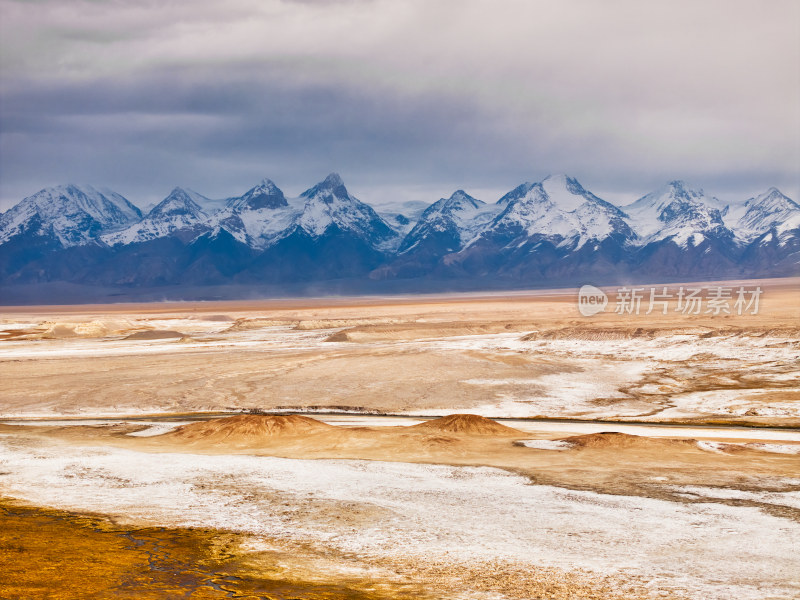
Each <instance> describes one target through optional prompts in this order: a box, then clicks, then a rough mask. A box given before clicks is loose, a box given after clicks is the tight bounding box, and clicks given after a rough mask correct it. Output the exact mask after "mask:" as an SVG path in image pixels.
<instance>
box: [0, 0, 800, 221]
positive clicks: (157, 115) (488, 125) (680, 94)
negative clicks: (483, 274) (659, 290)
mask: <svg viewBox="0 0 800 600" xmlns="http://www.w3.org/2000/svg"><path fill="white" fill-rule="evenodd" d="M0 11H2V16H3V18H2V19H0V34H1V35H2V42H1V43H2V47H1V48H0V49H2V53H0V56H1V57H2V58H0V61H2V62H0V66H1V67H2V71H1V73H2V90H1V92H0V93H1V95H0V208H2V209H5V208H7V207H8V206H9V205H11V204H13V203H14V202H16V201H18V200H19V199H20V198H22V197H23V196H25V195H28V194H31V193H33V192H35V191H36V190H38V189H39V188H41V187H43V186H45V185H50V184H56V183H63V182H67V181H76V182H92V183H97V184H101V185H108V186H110V187H112V188H114V189H116V190H118V191H119V192H121V193H123V194H124V195H126V196H128V197H130V198H131V199H132V200H133V201H135V202H138V203H140V204H144V203H147V202H150V201H154V200H158V199H160V198H161V197H163V196H164V195H166V193H167V192H168V191H169V189H170V188H171V187H172V186H173V185H176V184H179V185H185V186H188V187H191V188H193V189H196V190H197V191H199V192H201V193H204V194H206V195H209V196H221V195H226V194H228V193H233V192H236V191H244V189H246V188H247V187H248V186H249V185H251V184H253V183H254V182H255V181H257V180H259V179H260V178H262V177H264V176H269V177H272V178H274V179H275V180H276V182H277V183H278V184H279V185H281V186H282V187H284V188H285V189H286V190H287V192H288V193H290V194H295V193H298V192H299V191H301V190H302V189H303V188H304V187H306V186H308V185H311V184H312V183H313V182H315V181H316V180H318V179H320V178H321V177H323V176H324V175H325V174H326V173H327V172H329V171H331V170H337V171H339V172H341V173H342V175H343V176H344V178H345V181H346V182H347V183H348V185H349V186H350V187H351V188H352V189H353V191H355V193H356V194H358V195H360V196H362V197H363V199H365V200H367V201H376V202H380V201H384V200H386V199H404V198H405V197H408V198H409V199H425V200H429V201H433V200H435V199H436V198H438V197H439V196H441V195H449V193H450V192H451V191H452V190H453V189H454V188H455V187H465V188H467V189H468V190H480V191H482V192H483V193H484V194H486V197H485V198H484V199H486V200H495V199H496V196H495V197H492V194H497V195H499V194H500V193H502V191H505V190H507V189H510V188H511V187H513V186H514V185H516V184H517V183H520V182H521V181H523V180H531V179H537V178H541V177H543V176H546V175H547V174H548V173H552V172H568V173H570V174H573V175H575V176H577V177H578V178H580V179H581V181H582V182H583V183H584V185H586V186H587V187H589V188H590V189H592V190H594V191H597V192H605V193H607V195H608V197H609V199H612V200H614V199H623V198H630V197H632V196H636V195H638V194H643V193H645V192H647V191H649V190H650V189H651V188H653V187H655V186H657V185H660V184H661V183H663V182H664V181H665V180H667V179H672V178H675V177H686V178H688V179H689V180H690V181H691V182H693V183H696V184H698V185H702V186H705V187H706V188H707V189H709V191H712V192H718V193H720V194H723V195H724V194H726V193H727V194H732V195H733V196H736V195H747V194H750V193H752V192H754V191H758V190H760V189H761V188H764V187H766V186H767V185H778V186H779V187H782V188H783V189H784V191H786V192H787V193H789V194H790V195H793V196H794V197H795V198H796V197H797V193H798V191H800V175H798V170H797V164H800V79H799V78H798V77H797V72H798V69H800V44H798V43H797V40H798V36H800V25H798V23H800V4H798V3H797V2H794V1H793V0H789V1H782V0H775V1H773V2H770V3H769V4H767V5H764V4H763V3H761V4H759V3H756V2H751V1H747V2H743V1H741V0H729V1H721V2H717V1H706V2H687V1H684V0H681V1H677V2H670V3H642V2H632V1H629V0H625V1H621V0H610V1H609V2H603V3H598V2H593V1H582V0H571V1H569V2H549V1H548V2H542V1H531V0H524V1H523V0H519V1H518V0H503V1H502V2H492V3H490V2H486V1H483V0H440V1H437V2H426V1H424V0H373V1H369V0H351V1H303V2H297V1H295V2H286V1H283V2H281V1H278V0H271V1H270V0H231V1H230V2H225V3H218V2H198V1H191V2H189V1H173V2H160V1H155V0H150V1H140V2H122V1H113V0H112V1H84V2H82V1H76V2H70V3H64V2H57V1H47V0H45V1H27V2H21V1H11V0H2V1H0Z"/></svg>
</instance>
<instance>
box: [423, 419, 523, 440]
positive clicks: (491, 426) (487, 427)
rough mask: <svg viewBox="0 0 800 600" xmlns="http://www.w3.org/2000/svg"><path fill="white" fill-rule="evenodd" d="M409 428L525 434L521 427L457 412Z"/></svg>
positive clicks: (491, 433)
mask: <svg viewBox="0 0 800 600" xmlns="http://www.w3.org/2000/svg"><path fill="white" fill-rule="evenodd" d="M409 429H416V430H434V431H447V432H450V433H466V434H470V435H514V436H518V435H524V434H523V432H521V431H520V430H519V429H514V428H512V427H506V426H505V425H501V424H500V423H498V422H497V421H492V420H491V419H487V418H486V417H481V416H479V415H471V414H456V415H448V416H446V417H440V418H438V419H432V420H430V421H425V422H424V423H420V424H419V425H413V426H411V427H409Z"/></svg>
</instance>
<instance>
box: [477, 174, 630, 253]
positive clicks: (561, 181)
mask: <svg viewBox="0 0 800 600" xmlns="http://www.w3.org/2000/svg"><path fill="white" fill-rule="evenodd" d="M498 205H499V206H501V207H502V206H504V207H505V208H504V209H503V211H502V212H501V213H500V214H499V215H498V216H497V217H496V218H495V219H494V220H493V221H492V222H491V223H490V224H489V226H488V227H487V228H486V230H485V231H484V233H483V234H482V237H483V236H489V237H491V236H498V237H502V238H506V239H507V240H508V241H507V243H508V245H511V246H517V245H519V244H521V243H524V242H525V241H526V240H527V239H529V238H531V237H535V236H541V237H544V238H549V239H552V240H553V241H555V242H556V243H557V244H559V245H561V246H574V249H578V248H580V247H582V246H583V245H584V244H586V243H587V242H589V241H600V240H604V239H606V238H608V237H610V236H613V235H618V236H621V237H622V238H624V239H634V238H635V237H636V235H635V234H634V232H633V231H632V230H631V228H630V227H629V226H628V224H627V223H626V221H625V214H624V213H623V212H622V211H620V209H618V208H617V207H615V206H614V205H613V204H611V203H609V202H606V201H605V200H602V199H600V198H598V197H597V196H595V195H594V194H592V193H591V192H588V191H587V190H585V189H584V188H583V187H582V186H581V185H580V183H578V181H577V180H576V179H573V178H571V177H567V176H566V175H557V176H554V177H547V178H546V179H544V180H543V181H541V182H539V183H525V184H522V185H520V186H518V187H517V188H515V189H513V190H512V191H511V192H509V193H508V194H506V195H505V196H503V197H502V198H501V199H500V200H499V201H498ZM476 239H477V238H476Z"/></svg>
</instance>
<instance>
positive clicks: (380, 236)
mask: <svg viewBox="0 0 800 600" xmlns="http://www.w3.org/2000/svg"><path fill="white" fill-rule="evenodd" d="M300 198H302V199H303V200H304V201H305V203H304V204H303V209H302V212H301V214H300V215H299V217H298V219H297V226H298V227H300V228H301V229H303V230H304V231H305V232H306V233H308V234H309V235H310V236H311V237H320V236H322V235H323V234H324V233H325V232H326V231H328V229H329V228H331V227H336V228H338V229H339V230H341V231H345V232H349V233H353V234H355V235H356V236H358V237H361V238H363V239H365V240H367V241H368V242H369V243H370V245H372V246H373V247H376V248H377V247H387V246H388V245H390V244H391V243H392V242H397V241H398V240H397V238H398V236H397V232H395V231H394V230H393V229H392V228H391V227H390V226H389V225H388V224H387V223H386V222H385V221H384V220H383V219H381V217H380V216H379V215H378V213H376V212H375V210H374V209H373V208H372V207H371V206H369V205H367V204H364V203H363V202H361V201H360V200H358V199H357V198H355V197H354V196H351V195H350V193H349V192H348V191H347V188H345V186H344V183H343V182H342V179H341V177H339V175H338V174H336V173H331V174H330V175H328V177H326V178H325V180H324V181H322V182H320V183H318V184H317V185H315V186H314V187H312V188H310V189H308V190H306V191H305V192H303V193H302V194H301V195H300Z"/></svg>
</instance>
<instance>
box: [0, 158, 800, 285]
mask: <svg viewBox="0 0 800 600" xmlns="http://www.w3.org/2000/svg"><path fill="white" fill-rule="evenodd" d="M220 206H221V208H220ZM76 256H80V257H81V258H80V260H78V259H77V258H75V257H76ZM799 266H800V206H798V204H797V203H796V202H794V201H793V200H791V199H790V198H788V197H786V196H785V195H783V194H782V193H781V192H780V191H779V190H777V189H776V188H770V189H769V190H767V191H766V192H765V193H763V194H761V195H759V196H757V197H754V198H749V199H746V200H744V199H743V200H742V201H740V202H733V203H723V202H721V201H720V200H718V199H717V198H715V197H713V196H708V195H706V194H705V193H704V192H703V191H702V190H693V189H690V188H688V187H687V186H686V184H684V183H683V182H681V181H672V182H669V183H667V184H666V185H665V186H663V187H662V188H660V189H658V190H656V191H653V192H651V193H648V194H646V195H644V196H642V197H641V198H640V199H638V200H637V201H635V202H633V203H631V204H629V205H627V206H621V207H618V206H615V205H613V204H611V203H609V202H607V201H605V200H603V199H601V198H599V197H598V196H596V195H595V194H593V193H591V192H590V191H588V190H586V189H584V188H583V186H581V184H580V183H579V182H578V181H577V180H576V179H574V178H571V177H568V176H565V175H557V176H551V177H547V178H545V179H544V180H542V181H539V182H533V183H530V182H526V183H523V184H521V185H519V186H517V187H515V188H514V189H513V190H511V191H510V192H508V193H507V194H505V195H504V196H502V197H501V198H500V199H499V200H497V201H496V202H492V203H486V202H483V201H481V200H478V199H476V198H473V197H472V196H470V195H469V194H467V193H466V192H464V191H463V190H458V191H456V192H455V193H453V195H452V196H450V197H449V198H442V199H440V200H438V201H436V202H434V203H432V204H431V205H430V206H428V207H427V208H426V209H425V210H423V211H421V212H420V211H419V210H416V211H414V212H412V213H410V214H402V213H399V212H397V213H392V212H391V211H389V212H382V213H381V214H379V213H378V212H376V210H374V209H373V208H372V207H371V206H370V205H368V204H366V203H364V202H362V201H360V200H359V199H357V198H356V197H354V196H353V195H351V194H350V192H349V191H348V190H347V188H346V187H345V185H344V182H343V181H342V179H341V177H339V175H337V174H335V173H334V174H331V175H329V176H328V177H327V178H325V179H324V180H323V181H321V182H320V183H318V184H316V185H315V186H313V187H311V188H310V189H308V190H306V191H305V192H303V193H302V194H300V195H299V196H298V197H296V198H291V197H288V198H287V197H286V196H285V194H284V193H283V191H281V189H280V188H278V186H277V185H275V183H273V182H272V181H271V180H269V179H264V180H263V181H261V182H260V183H259V184H257V185H256V186H254V187H253V188H251V189H249V190H248V191H246V192H245V193H244V194H242V195H241V196H233V197H229V198H227V199H226V200H224V201H220V200H210V199H209V198H206V197H205V196H202V195H201V194H198V193H196V192H193V191H190V190H186V189H182V188H175V189H173V190H172V191H171V192H170V193H169V195H168V196H167V197H166V198H164V200H162V201H161V202H160V203H158V204H157V205H155V206H153V207H152V208H151V209H150V210H149V211H148V212H147V213H146V214H144V215H142V213H141V212H140V211H139V209H138V208H136V206H135V205H133V204H132V203H131V202H129V201H128V200H126V199H125V198H124V197H122V196H121V195H119V194H116V193H114V192H111V191H109V190H99V189H95V188H93V187H91V186H76V185H65V186H59V187H56V188H48V189H45V190H41V191H40V192H37V193H36V194H34V195H33V196H29V197H27V198H25V199H24V200H22V201H21V202H19V203H18V204H17V205H16V206H14V207H13V208H11V209H10V210H8V211H6V212H5V213H3V214H1V215H0V282H2V283H4V284H5V285H13V284H16V283H31V282H38V281H62V280H63V281H72V282H76V283H84V284H86V283H91V284H99V283H102V284H104V285H173V284H183V283H187V282H191V283H193V284H212V283H213V284H220V283H226V282H236V283H253V282H262V283H263V282H270V283H281V282H284V281H298V280H306V281H312V280H313V281H316V280H334V279H343V278H344V279H361V280H371V281H377V280H386V279H409V278H413V279H420V278H421V279H425V280H427V281H432V280H453V279H471V280H475V281H476V282H478V281H482V280H485V281H489V280H492V281H494V280H499V281H508V282H514V284H515V285H516V284H525V283H530V284H532V285H535V284H539V283H546V282H560V281H570V280H577V279H583V280H588V279H593V280H595V281H598V280H603V279H620V278H624V277H634V276H640V275H641V276H648V277H651V278H652V277H658V276H662V277H683V276H686V277H691V276H696V277H708V276H716V277H724V276H729V275H736V276H752V277H755V276H768V275H794V274H797V273H798V270H800V269H798V267H799Z"/></svg>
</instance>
